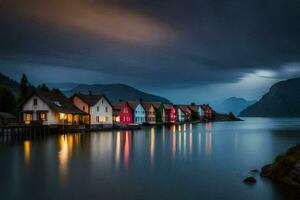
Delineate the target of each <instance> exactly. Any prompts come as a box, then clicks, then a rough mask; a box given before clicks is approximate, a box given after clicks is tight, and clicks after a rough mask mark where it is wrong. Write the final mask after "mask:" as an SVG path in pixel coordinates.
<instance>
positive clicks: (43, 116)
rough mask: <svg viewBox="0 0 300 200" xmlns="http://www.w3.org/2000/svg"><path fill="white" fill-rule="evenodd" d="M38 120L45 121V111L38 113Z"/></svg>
mask: <svg viewBox="0 0 300 200" xmlns="http://www.w3.org/2000/svg"><path fill="white" fill-rule="evenodd" d="M39 120H40V121H46V120H47V114H46V113H39Z"/></svg>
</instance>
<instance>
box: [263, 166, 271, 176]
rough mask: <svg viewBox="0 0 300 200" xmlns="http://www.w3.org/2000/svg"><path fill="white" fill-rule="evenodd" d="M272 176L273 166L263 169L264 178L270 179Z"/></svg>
mask: <svg viewBox="0 0 300 200" xmlns="http://www.w3.org/2000/svg"><path fill="white" fill-rule="evenodd" d="M271 174H272V164H269V165H265V166H263V168H261V172H260V175H261V176H262V177H269V176H271Z"/></svg>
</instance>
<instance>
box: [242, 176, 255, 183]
mask: <svg viewBox="0 0 300 200" xmlns="http://www.w3.org/2000/svg"><path fill="white" fill-rule="evenodd" d="M243 182H244V183H248V184H254V183H256V179H255V178H254V177H253V176H249V177H247V178H245V179H244V180H243Z"/></svg>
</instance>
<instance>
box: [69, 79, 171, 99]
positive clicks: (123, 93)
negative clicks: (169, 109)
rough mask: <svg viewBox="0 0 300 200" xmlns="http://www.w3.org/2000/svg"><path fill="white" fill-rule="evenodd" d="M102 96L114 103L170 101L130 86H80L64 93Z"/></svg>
mask: <svg viewBox="0 0 300 200" xmlns="http://www.w3.org/2000/svg"><path fill="white" fill-rule="evenodd" d="M90 91H91V92H92V93H93V94H104V95H105V96H106V97H107V98H108V99H109V100H110V101H112V102H116V101H118V100H120V99H121V100H124V101H129V100H137V99H143V100H144V101H161V102H164V103H170V101H169V100H168V99H166V98H164V97H160V96H157V95H153V94H149V93H146V92H143V91H140V90H137V89H135V88H133V87H131V86H128V85H125V84H120V83H118V84H93V85H88V84H80V85H78V86H77V87H75V88H73V89H72V90H69V91H65V92H64V93H65V94H66V95H67V96H72V95H73V94H75V93H78V92H80V93H82V94H88V93H89V92H90Z"/></svg>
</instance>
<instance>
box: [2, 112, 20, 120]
mask: <svg viewBox="0 0 300 200" xmlns="http://www.w3.org/2000/svg"><path fill="white" fill-rule="evenodd" d="M0 118H1V119H16V117H15V116H14V115H12V114H10V113H7V112H0Z"/></svg>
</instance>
